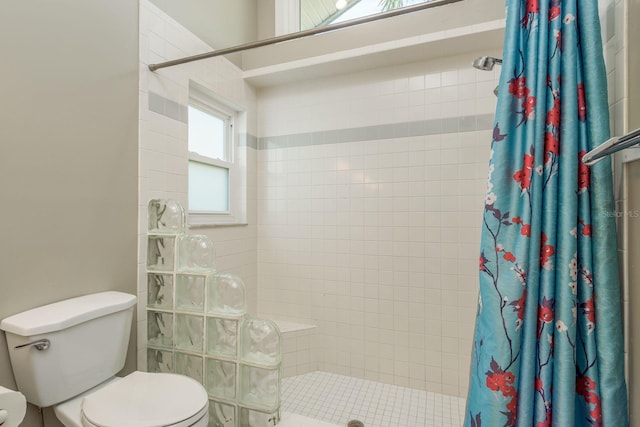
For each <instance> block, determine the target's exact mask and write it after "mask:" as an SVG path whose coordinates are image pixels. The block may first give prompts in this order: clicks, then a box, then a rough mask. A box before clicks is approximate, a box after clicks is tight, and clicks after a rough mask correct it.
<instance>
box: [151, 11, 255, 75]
mask: <svg viewBox="0 0 640 427" xmlns="http://www.w3.org/2000/svg"><path fill="white" fill-rule="evenodd" d="M258 1H263V0H232V1H229V0H180V1H175V0H151V3H153V4H155V5H156V6H158V7H159V8H160V9H162V10H163V11H164V12H165V13H167V14H168V15H169V16H171V17H172V18H173V19H175V20H176V21H178V22H179V23H180V24H182V25H183V26H184V27H186V28H187V29H188V30H189V31H191V32H192V33H193V34H195V35H196V36H198V37H199V38H200V39H202V40H203V41H204V42H205V43H207V44H208V45H209V46H211V47H213V48H214V49H222V48H225V47H231V46H236V45H239V44H243V43H248V42H252V41H255V40H257V35H258V21H257V19H258V3H257V2H258ZM226 58H227V59H229V60H230V61H232V62H234V63H235V64H236V65H238V66H240V65H241V62H242V57H241V55H239V54H236V55H227V56H226Z"/></svg>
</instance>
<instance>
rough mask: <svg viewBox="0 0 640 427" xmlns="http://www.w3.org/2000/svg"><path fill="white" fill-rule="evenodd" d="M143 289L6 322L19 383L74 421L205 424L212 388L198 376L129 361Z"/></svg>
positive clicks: (75, 426) (118, 426)
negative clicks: (132, 365)
mask: <svg viewBox="0 0 640 427" xmlns="http://www.w3.org/2000/svg"><path fill="white" fill-rule="evenodd" d="M135 302H136V297H135V296H133V295H129V294H125V293H122V292H101V293H97V294H91V295H85V296H82V297H78V298H72V299H68V300H64V301H60V302H57V303H54V304H49V305H45V306H42V307H38V308H34V309H32V310H28V311H25V312H23V313H19V314H16V315H14V316H11V317H8V318H6V319H4V320H2V322H0V329H2V330H4V331H5V333H6V335H7V346H8V348H9V356H10V358H11V366H12V368H13V373H14V376H15V380H16V383H17V385H18V390H20V391H21V392H22V393H23V394H24V395H25V396H26V398H27V401H28V402H30V403H32V404H34V405H36V406H39V407H49V406H53V409H54V411H55V413H56V416H57V417H58V419H59V420H60V421H61V422H62V423H63V424H64V425H65V426H66V427H205V426H206V425H207V424H208V421H209V420H208V418H209V417H208V408H209V406H208V404H209V402H208V397H207V392H206V390H205V389H204V387H202V385H201V384H199V383H198V382H197V381H195V380H193V379H192V378H189V377H186V376H183V375H176V374H158V373H147V372H139V371H136V372H133V373H131V374H129V375H127V376H126V377H124V378H118V377H115V374H116V373H117V372H119V371H120V370H121V369H122V368H123V366H124V362H125V356H126V353H127V346H128V344H129V332H130V330H131V317H132V313H133V308H134V306H135Z"/></svg>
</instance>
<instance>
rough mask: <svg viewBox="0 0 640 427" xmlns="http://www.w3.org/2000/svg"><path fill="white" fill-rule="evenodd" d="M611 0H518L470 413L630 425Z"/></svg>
mask: <svg viewBox="0 0 640 427" xmlns="http://www.w3.org/2000/svg"><path fill="white" fill-rule="evenodd" d="M597 3H598V2H597V0H507V29H506V37H505V46H504V58H503V61H504V62H503V65H502V74H501V78H500V89H499V99H498V108H497V111H496V120H495V128H494V131H493V141H492V150H491V161H490V165H489V184H488V190H487V196H486V203H485V210H484V218H483V230H482V244H481V254H480V259H479V270H480V272H479V274H480V298H479V304H478V316H477V320H476V332H475V339H474V344H473V356H472V361H471V363H472V366H471V378H470V388H469V395H468V401H467V413H466V420H465V425H466V426H469V427H498V426H535V427H543V426H561V427H571V426H605V427H626V426H627V425H628V421H627V396H626V386H625V381H624V353H623V351H624V350H623V340H622V322H621V312H620V292H619V288H620V287H619V278H618V259H617V242H616V229H615V208H614V203H613V190H612V184H611V181H612V178H611V167H610V164H609V162H608V161H602V162H600V163H598V164H597V165H595V166H593V167H592V168H588V167H586V166H585V165H583V164H582V163H581V161H580V159H581V158H582V156H583V155H584V154H585V153H586V152H587V151H589V150H591V149H592V148H593V147H595V146H597V145H599V144H600V143H602V142H604V141H605V140H606V139H607V138H608V137H609V111H608V106H607V88H606V84H607V80H606V72H605V69H604V61H603V57H602V42H601V39H600V24H599V19H598V5H597Z"/></svg>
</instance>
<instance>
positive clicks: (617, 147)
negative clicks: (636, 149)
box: [582, 129, 640, 166]
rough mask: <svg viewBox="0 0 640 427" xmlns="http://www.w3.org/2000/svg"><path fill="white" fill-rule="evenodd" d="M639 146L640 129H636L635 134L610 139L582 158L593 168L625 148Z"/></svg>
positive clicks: (583, 161)
mask: <svg viewBox="0 0 640 427" xmlns="http://www.w3.org/2000/svg"><path fill="white" fill-rule="evenodd" d="M638 144H640V129H636V130H634V131H633V132H629V133H628V134H626V135H623V136H620V137H613V138H611V139H608V140H607V141H605V142H603V143H602V144H600V145H599V146H597V147H596V148H594V149H593V150H591V151H589V152H588V153H587V154H585V155H584V156H582V163H584V164H585V165H587V166H591V165H593V164H595V163H597V162H598V161H600V160H602V159H603V158H605V157H607V156H609V155H611V154H613V153H617V152H618V151H622V150H624V149H625V148H629V147H632V146H634V145H638Z"/></svg>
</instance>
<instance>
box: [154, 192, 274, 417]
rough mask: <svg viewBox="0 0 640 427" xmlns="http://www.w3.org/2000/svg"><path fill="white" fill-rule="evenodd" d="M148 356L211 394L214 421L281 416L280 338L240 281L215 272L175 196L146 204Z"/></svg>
mask: <svg viewBox="0 0 640 427" xmlns="http://www.w3.org/2000/svg"><path fill="white" fill-rule="evenodd" d="M148 219H149V228H148V239H147V241H148V251H147V254H148V255H147V287H148V301H147V319H148V320H147V322H148V324H147V333H148V342H147V360H148V370H149V372H174V373H179V374H183V375H187V376H190V377H191V378H194V379H195V380H197V381H198V382H200V383H201V384H202V385H203V386H204V387H205V389H206V390H207V393H208V394H209V427H266V426H273V425H275V424H277V423H278V421H279V420H280V378H281V364H280V363H281V336H280V331H279V330H278V327H277V326H276V325H275V323H273V322H272V321H270V320H263V319H256V318H251V317H249V316H248V315H247V314H246V307H247V304H246V295H245V287H244V283H243V282H242V280H241V279H240V278H239V277H237V276H234V275H231V274H218V273H217V272H216V267H215V248H214V244H213V242H212V241H211V240H210V239H209V238H208V237H206V236H201V235H190V234H186V233H185V222H186V221H185V212H184V208H183V207H182V206H181V205H180V203H178V202H176V201H174V200H164V199H153V200H151V201H150V202H149V207H148Z"/></svg>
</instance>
